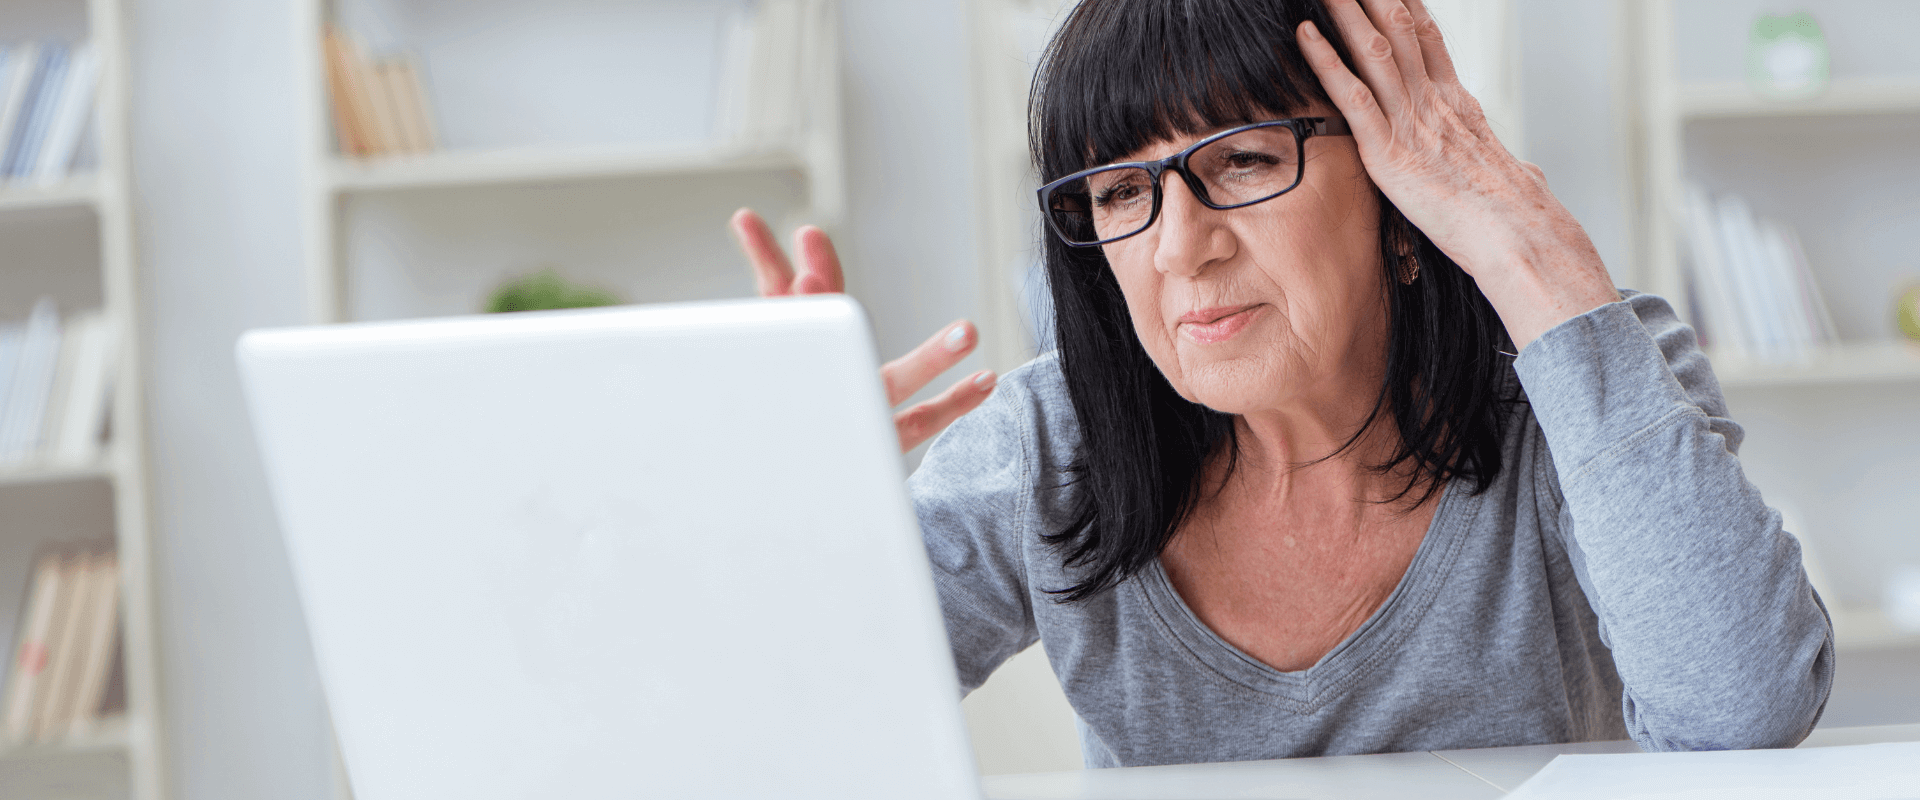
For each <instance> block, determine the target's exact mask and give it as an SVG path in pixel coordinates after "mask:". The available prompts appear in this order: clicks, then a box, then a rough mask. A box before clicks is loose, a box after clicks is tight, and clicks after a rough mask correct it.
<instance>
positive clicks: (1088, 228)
mask: <svg viewBox="0 0 1920 800" xmlns="http://www.w3.org/2000/svg"><path fill="white" fill-rule="evenodd" d="M1187 170H1188V171H1189V172H1191V173H1192V174H1193V177H1194V178H1196V179H1198V180H1199V182H1200V185H1201V187H1202V189H1204V191H1205V196H1204V197H1202V198H1201V199H1202V200H1203V201H1205V202H1206V203H1207V204H1208V205H1211V206H1214V207H1217V208H1226V207H1233V206H1243V205H1249V204H1252V203H1258V202H1260V201H1262V200H1268V199H1271V198H1273V197H1276V196H1279V195H1281V194H1284V193H1285V192H1286V191H1287V190H1289V189H1292V188H1293V187H1294V185H1295V184H1298V183H1299V182H1300V145H1299V141H1298V140H1297V139H1296V138H1295V134H1294V132H1293V129H1292V128H1289V127H1286V126H1273V127H1266V128H1254V129H1251V130H1245V131H1241V132H1239V133H1236V134H1233V135H1232V136H1227V137H1224V138H1222V139H1219V140H1217V141H1214V142H1211V143H1209V144H1208V145H1207V146H1205V147H1202V148H1200V149H1199V150H1197V151H1195V152H1194V153H1193V155H1192V156H1190V157H1188V159H1187ZM1154 188H1155V187H1154V182H1153V177H1152V175H1151V174H1150V173H1148V172H1147V171H1146V170H1145V169H1142V168H1140V167H1112V168H1109V169H1104V170H1098V171H1095V172H1092V173H1090V174H1088V175H1085V176H1082V177H1081V178H1079V179H1078V180H1074V181H1072V182H1069V183H1066V184H1063V185H1061V186H1058V187H1055V188H1054V190H1053V193H1052V195H1051V196H1050V197H1049V203H1048V205H1049V209H1048V212H1049V213H1050V214H1051V215H1052V216H1053V222H1054V227H1055V228H1056V229H1058V230H1059V231H1060V234H1061V236H1062V237H1063V238H1065V239H1066V240H1067V241H1070V242H1075V243H1093V242H1104V241H1108V240H1112V239H1118V238H1120V237H1123V236H1131V235H1133V234H1135V233H1139V232H1140V231H1142V230H1145V229H1146V227H1147V226H1148V225H1150V224H1152V223H1153V206H1154V194H1155V192H1154Z"/></svg>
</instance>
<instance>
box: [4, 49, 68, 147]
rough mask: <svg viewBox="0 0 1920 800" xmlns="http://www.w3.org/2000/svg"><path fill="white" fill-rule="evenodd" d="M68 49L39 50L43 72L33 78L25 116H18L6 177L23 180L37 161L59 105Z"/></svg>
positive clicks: (64, 78) (64, 79)
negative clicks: (56, 106) (13, 145)
mask: <svg viewBox="0 0 1920 800" xmlns="http://www.w3.org/2000/svg"><path fill="white" fill-rule="evenodd" d="M67 56H68V50H67V46H66V45H64V44H60V43H58V42H54V43H51V44H48V45H46V46H45V47H44V48H43V49H42V54H41V63H42V65H43V69H42V70H41V72H40V74H39V75H37V76H35V78H34V87H33V96H32V100H31V101H30V102H29V103H28V106H27V108H26V113H24V114H23V115H22V116H21V125H20V128H19V129H18V131H17V132H16V135H17V136H18V137H19V140H18V141H17V142H16V144H17V145H18V149H16V150H14V151H13V154H12V159H11V160H10V161H8V162H7V175H8V176H9V177H12V178H23V177H26V176H28V175H30V174H31V173H32V171H33V167H34V165H35V164H36V163H38V159H39V157H40V146H41V144H42V143H43V142H45V140H46V136H47V126H48V125H50V124H52V121H53V119H52V118H53V112H54V106H55V105H56V104H57V103H59V101H60V89H61V87H62V86H64V85H65V81H66V74H67V63H68V58H67Z"/></svg>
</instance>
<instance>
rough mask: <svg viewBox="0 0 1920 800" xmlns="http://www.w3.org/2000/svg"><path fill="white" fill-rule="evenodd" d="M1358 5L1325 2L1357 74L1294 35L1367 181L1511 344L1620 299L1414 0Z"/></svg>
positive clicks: (1317, 39) (1309, 30)
mask: <svg viewBox="0 0 1920 800" xmlns="http://www.w3.org/2000/svg"><path fill="white" fill-rule="evenodd" d="M1364 2H1365V5H1364V7H1363V6H1362V4H1361V2H1360V1H1359V0H1327V7H1328V9H1329V10H1330V11H1331V12H1332V14H1333V17H1334V19H1335V21H1336V22H1337V23H1338V24H1339V26H1340V32H1341V35H1342V37H1343V39H1344V41H1345V42H1346V44H1347V49H1348V50H1349V51H1350V52H1351V53H1352V54H1353V59H1354V63H1355V64H1356V65H1357V66H1358V67H1359V71H1360V75H1359V76H1358V77H1356V76H1355V75H1354V74H1353V72H1352V71H1350V70H1348V69H1347V66H1346V64H1345V63H1344V62H1342V61H1341V60H1340V55H1339V53H1337V52H1336V51H1335V50H1334V48H1333V45H1332V44H1331V43H1330V42H1328V41H1327V40H1326V39H1325V38H1324V37H1323V35H1322V33H1321V31H1319V30H1318V29H1317V28H1316V26H1315V25H1314V24H1313V23H1312V22H1306V23H1302V24H1301V26H1300V29H1299V31H1298V36H1299V40H1300V46H1301V48H1302V50H1303V51H1304V52H1305V53H1306V56H1307V61H1308V63H1310V64H1312V66H1313V70H1314V72H1315V73H1316V74H1318V75H1319V77H1320V83H1321V85H1322V86H1324V87H1325V88H1326V90H1327V95H1328V96H1329V97H1331V98H1332V99H1333V103H1334V105H1335V106H1336V107H1337V108H1339V110H1340V113H1341V114H1343V115H1345V116H1346V118H1347V124H1348V125H1349V126H1350V127H1351V128H1352V129H1353V138H1354V141H1355V143H1356V144H1357V145H1358V146H1359V148H1360V160H1361V162H1362V163H1364V164H1365V165H1366V168H1367V173H1368V174H1369V175H1370V176H1371V177H1372V178H1373V181H1374V184H1375V185H1377V186H1379V187H1380V191H1381V192H1382V193H1384V194H1385V195H1386V196H1387V198H1388V199H1389V200H1392V201H1393V203H1394V205H1396V206H1398V207H1399V208H1400V211H1401V212H1402V213H1404V214H1406V216H1407V219H1408V220H1410V221H1412V222H1413V224H1414V225H1415V226H1418V227H1419V228H1420V230H1421V231H1423V232H1425V233H1426V234H1427V237H1428V238H1430V239H1432V240H1433V243H1434V244H1435V245H1437V246H1438V247H1439V248H1440V250H1441V251H1442V252H1444V253H1446V254H1447V256H1448V257H1450V258H1452V259H1453V260H1454V262H1456V263H1458V264H1459V265H1460V267H1461V268H1462V269H1464V270H1466V271H1467V274H1469V275H1471V276H1473V279H1474V280H1475V281H1476V282H1477V283H1478V284H1479V286H1480V290H1481V291H1482V292H1483V293H1485V294H1486V296H1487V299H1488V300H1489V301H1490V302H1492V303H1493V306H1494V309H1495V310H1497V311H1498V312H1499V313H1500V317H1501V319H1502V320H1503V321H1504V322H1505V323H1506V325H1507V332H1508V334H1509V335H1511V336H1512V337H1513V343H1514V347H1515V348H1522V347H1525V346H1526V345H1527V343H1529V342H1531V341H1533V340H1534V339H1535V338H1536V337H1538V336H1539V335H1540V334H1542V333H1545V332H1546V331H1547V330H1548V329H1549V328H1552V327H1553V326H1555V325H1558V324H1560V323H1561V322H1563V321H1565V320H1567V319H1570V318H1572V317H1575V316H1578V315H1580V314H1583V313H1585V312H1587V311H1589V310H1592V309H1594V308H1596V307H1598V306H1601V305H1604V304H1606V303H1611V302H1614V301H1617V300H1619V299H1620V297H1619V294H1618V293H1617V292H1616V291H1615V290H1614V288H1613V281H1612V279H1611V278H1609V277H1608V276H1607V269H1606V266H1605V265H1604V264H1602V263H1601V262H1600V254H1599V253H1598V251H1596V250H1594V247H1593V242H1592V240H1590V239H1588V238H1587V234H1586V231H1585V230H1583V229H1582V228H1581V227H1580V223H1579V222H1578V221H1576V220H1574V218H1573V215H1572V214H1570V213H1568V211H1567V209H1566V207H1565V206H1563V205H1561V204H1560V201H1559V200H1557V199H1555V198H1554V196H1553V193H1552V192H1550V191H1548V190H1547V183H1546V179H1545V178H1544V177H1543V176H1542V174H1541V172H1540V168H1538V167H1535V166H1534V165H1532V164H1528V163H1526V162H1523V161H1521V160H1519V159H1517V158H1514V157H1513V154H1511V153H1509V152H1507V149H1506V147H1504V146H1502V145H1501V144H1500V141H1499V139H1497V138H1495V137H1494V135H1493V130H1492V128H1491V127H1489V126H1488V124H1487V117H1486V114H1485V113H1484V112H1482V111H1481V110H1480V104H1479V102H1477V101H1475V100H1474V99H1473V97H1472V95H1469V94H1468V93H1467V90H1466V89H1465V88H1463V87H1462V86H1461V85H1460V79H1459V77H1458V76H1457V75H1456V74H1455V73H1454V69H1453V60H1452V58H1451V57H1449V56H1448V55H1447V49H1446V45H1445V43H1444V42H1442V41H1441V37H1440V27H1439V26H1438V25H1436V24H1435V23H1434V21H1433V16H1432V15H1431V14H1429V13H1427V9H1426V6H1425V5H1424V4H1422V3H1421V0H1404V2H1403V0H1364ZM1515 352H1519V351H1518V350H1517V349H1516V350H1515Z"/></svg>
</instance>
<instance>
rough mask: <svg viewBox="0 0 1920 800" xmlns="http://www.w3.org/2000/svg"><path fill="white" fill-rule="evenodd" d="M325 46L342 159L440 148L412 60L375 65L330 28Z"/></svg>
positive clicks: (402, 57) (405, 58)
mask: <svg viewBox="0 0 1920 800" xmlns="http://www.w3.org/2000/svg"><path fill="white" fill-rule="evenodd" d="M321 44H322V47H321V49H322V51H323V53H324V54H325V57H326V61H327V90H328V97H329V102H330V104H331V107H332V109H333V126H334V138H335V141H336V142H337V143H338V145H339V151H340V154H341V155H344V156H349V157H355V158H360V157H367V156H379V155H393V154H401V153H421V152H426V151H428V150H432V149H434V148H435V147H436V146H437V141H438V139H439V134H438V131H437V129H436V128H435V126H434V124H433V115H432V113H431V111H430V110H429V108H428V105H427V101H426V92H425V91H424V89H423V87H422V85H421V82H420V72H419V68H418V63H417V61H416V60H415V59H414V58H413V56H411V55H407V54H400V55H395V56H389V57H387V58H383V59H380V60H377V61H376V60H374V59H372V58H371V57H369V55H368V54H367V52H366V48H365V47H364V46H362V45H361V44H360V42H359V40H358V39H356V38H355V37H353V36H352V35H350V34H348V33H346V32H345V31H341V30H339V29H337V28H329V29H328V30H327V32H326V34H325V38H324V40H323V41H322V43H321Z"/></svg>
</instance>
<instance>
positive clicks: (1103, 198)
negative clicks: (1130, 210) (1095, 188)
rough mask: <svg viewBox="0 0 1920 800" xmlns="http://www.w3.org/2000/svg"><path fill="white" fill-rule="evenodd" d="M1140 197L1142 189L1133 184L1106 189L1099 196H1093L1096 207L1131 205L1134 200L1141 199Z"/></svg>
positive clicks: (1123, 184)
mask: <svg viewBox="0 0 1920 800" xmlns="http://www.w3.org/2000/svg"><path fill="white" fill-rule="evenodd" d="M1140 195H1141V189H1140V187H1138V186H1135V185H1133V184H1131V183H1122V184H1119V185H1116V186H1109V187H1107V188H1106V189H1103V190H1101V191H1100V193H1099V194H1096V195H1094V196H1093V203H1094V205H1097V206H1110V205H1116V204H1121V203H1129V202H1132V201H1134V200H1138V199H1139V198H1140Z"/></svg>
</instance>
